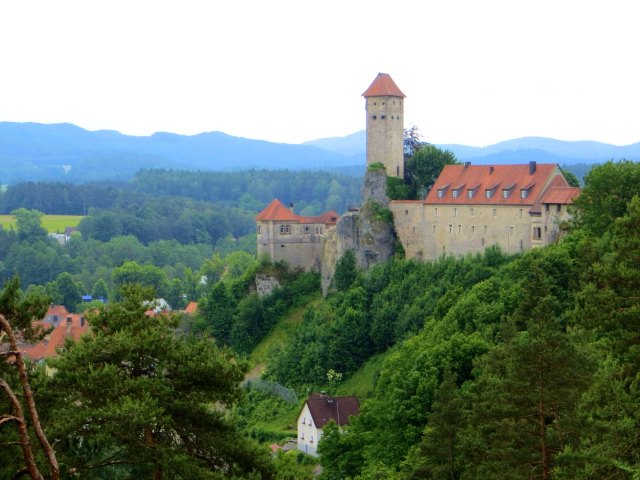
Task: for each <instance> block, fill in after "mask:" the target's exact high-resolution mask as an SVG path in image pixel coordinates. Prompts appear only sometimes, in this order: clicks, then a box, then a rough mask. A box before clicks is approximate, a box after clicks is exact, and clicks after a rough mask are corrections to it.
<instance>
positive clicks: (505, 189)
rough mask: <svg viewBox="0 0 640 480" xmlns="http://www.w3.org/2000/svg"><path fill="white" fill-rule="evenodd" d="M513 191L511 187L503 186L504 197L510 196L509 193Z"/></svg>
mask: <svg viewBox="0 0 640 480" xmlns="http://www.w3.org/2000/svg"><path fill="white" fill-rule="evenodd" d="M510 193H511V189H510V188H503V189H502V198H509V194H510Z"/></svg>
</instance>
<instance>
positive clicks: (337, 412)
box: [306, 393, 360, 428]
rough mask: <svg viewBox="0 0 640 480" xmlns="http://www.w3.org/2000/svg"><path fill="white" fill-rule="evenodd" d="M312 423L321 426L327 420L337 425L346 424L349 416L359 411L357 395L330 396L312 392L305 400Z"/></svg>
mask: <svg viewBox="0 0 640 480" xmlns="http://www.w3.org/2000/svg"><path fill="white" fill-rule="evenodd" d="M306 404H307V406H308V407H309V411H310V412H311V417H312V418H313V423H314V425H315V426H316V427H317V428H323V427H324V426H325V425H326V424H327V423H328V422H329V420H333V421H334V422H336V423H337V424H338V425H340V426H342V425H347V424H348V423H349V417H352V416H354V415H358V414H359V413H360V402H359V401H358V397H353V396H351V397H330V396H328V395H323V394H321V393H312V394H311V396H310V397H309V398H308V399H307V401H306Z"/></svg>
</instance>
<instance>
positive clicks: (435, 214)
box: [433, 207, 438, 217]
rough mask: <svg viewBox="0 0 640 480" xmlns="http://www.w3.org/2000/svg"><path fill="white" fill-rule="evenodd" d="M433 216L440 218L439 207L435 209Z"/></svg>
mask: <svg viewBox="0 0 640 480" xmlns="http://www.w3.org/2000/svg"><path fill="white" fill-rule="evenodd" d="M433 215H434V216H436V217H437V216H438V207H436V208H434V209H433Z"/></svg>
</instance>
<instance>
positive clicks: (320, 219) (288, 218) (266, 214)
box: [256, 199, 338, 225]
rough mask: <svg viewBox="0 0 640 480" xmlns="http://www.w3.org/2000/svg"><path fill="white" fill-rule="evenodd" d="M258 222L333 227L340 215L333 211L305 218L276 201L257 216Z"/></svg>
mask: <svg viewBox="0 0 640 480" xmlns="http://www.w3.org/2000/svg"><path fill="white" fill-rule="evenodd" d="M256 220H257V221H261V222H268V221H272V222H296V223H323V224H325V225H331V224H335V223H336V222H337V221H338V214H337V213H336V212H334V211H333V210H331V211H329V212H325V213H323V214H322V215H318V216H317V217H303V216H301V215H296V214H295V213H293V212H292V211H291V210H290V209H288V208H287V207H285V206H284V204H283V203H282V202H281V201H280V200H278V199H276V200H273V201H272V202H271V203H270V204H269V205H267V207H266V208H265V209H264V210H262V211H261V212H260V213H259V214H258V215H256Z"/></svg>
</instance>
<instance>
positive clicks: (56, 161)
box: [0, 122, 640, 184]
mask: <svg viewBox="0 0 640 480" xmlns="http://www.w3.org/2000/svg"><path fill="white" fill-rule="evenodd" d="M438 146H440V147H442V148H446V149H449V150H451V151H453V152H454V153H455V155H456V156H457V158H458V159H459V160H461V161H470V162H472V163H475V164H488V163H494V164H503V163H520V162H528V161H531V160H536V161H538V162H540V163H559V164H561V165H562V164H565V165H571V164H578V163H585V164H593V163H600V162H604V161H607V160H609V159H621V158H626V159H629V160H636V161H640V143H635V144H633V145H628V146H623V147H618V146H615V145H607V144H604V143H599V142H591V141H583V142H566V141H561V140H552V139H549V138H538V137H526V138H520V139H515V140H508V141H506V142H500V143H497V144H495V145H490V146H488V147H469V146H465V145H438ZM365 149H366V135H365V132H364V131H360V132H356V133H354V134H351V135H347V136H345V137H335V138H323V139H318V140H312V141H309V142H305V143H303V144H301V145H293V144H284V143H272V142H266V141H262V140H252V139H247V138H240V137H234V136H231V135H227V134H225V133H222V132H207V133H201V134H199V135H177V134H173V133H155V134H153V135H150V136H130V135H123V134H121V133H119V132H116V131H112V130H100V131H95V132H91V131H87V130H84V129H82V128H80V127H77V126H75V125H71V124H53V125H45V124H38V123H12V122H0V165H1V167H2V168H1V169H0V184H2V183H4V184H7V183H15V182H18V181H45V180H46V181H71V182H85V181H90V180H118V179H121V180H124V179H127V178H130V177H131V176H133V175H134V174H135V172H136V171H138V170H140V169H143V168H167V169H182V170H230V169H234V170H237V169H249V168H265V169H285V168H286V169H292V170H301V169H311V170H317V169H327V170H332V171H342V172H343V173H346V174H356V175H358V174H362V172H363V169H364V163H365Z"/></svg>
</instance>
